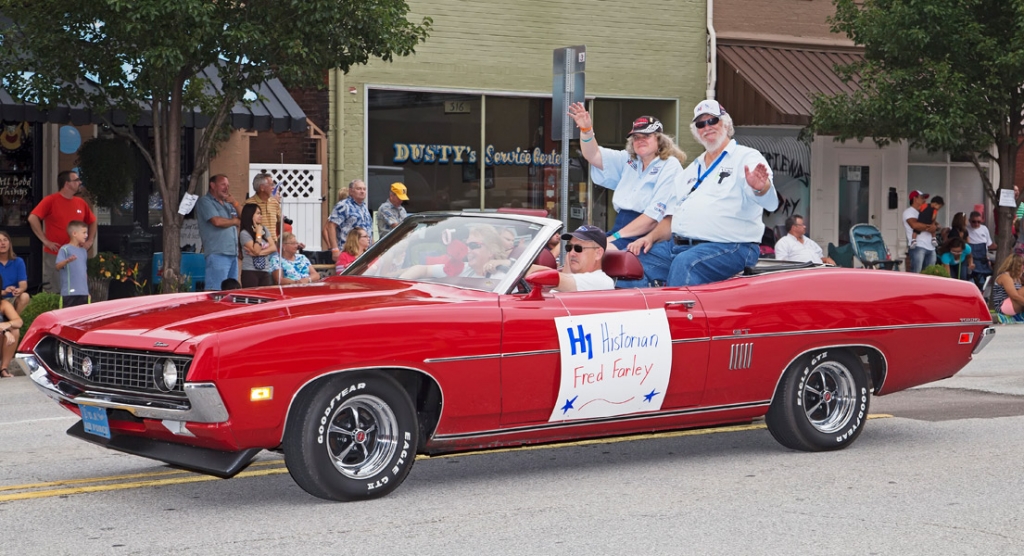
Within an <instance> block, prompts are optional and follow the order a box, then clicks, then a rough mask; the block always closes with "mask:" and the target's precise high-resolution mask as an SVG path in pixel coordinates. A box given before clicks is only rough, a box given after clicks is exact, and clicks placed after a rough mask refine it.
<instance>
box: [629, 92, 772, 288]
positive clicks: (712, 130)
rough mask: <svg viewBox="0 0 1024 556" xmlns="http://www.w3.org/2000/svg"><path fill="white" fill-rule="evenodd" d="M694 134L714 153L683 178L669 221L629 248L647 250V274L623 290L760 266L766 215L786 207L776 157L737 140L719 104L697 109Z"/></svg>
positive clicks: (703, 280) (690, 282)
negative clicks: (775, 173)
mask: <svg viewBox="0 0 1024 556" xmlns="http://www.w3.org/2000/svg"><path fill="white" fill-rule="evenodd" d="M690 131H691V132H692V133H693V136H694V138H695V139H697V141H700V143H701V144H702V145H704V148H705V149H707V150H706V151H705V152H704V153H703V154H701V155H700V156H699V157H697V159H696V160H694V161H693V163H692V164H690V166H688V167H687V168H686V169H685V170H683V171H682V172H681V173H680V174H679V175H678V176H677V178H676V183H675V187H674V192H675V198H674V199H673V200H672V202H671V203H670V205H669V209H668V211H667V212H666V215H665V218H664V219H663V220H662V221H661V223H659V224H658V226H657V227H656V228H655V229H654V231H652V232H651V233H649V234H647V235H646V236H644V237H642V238H640V239H638V240H636V241H635V242H633V243H631V244H630V245H629V247H628V249H629V250H630V251H632V252H633V253H634V254H636V255H639V257H640V262H641V263H642V264H643V266H644V279H642V280H637V281H629V282H627V281H624V280H620V281H619V287H624V286H625V287H631V286H632V287H643V286H645V285H647V284H650V283H653V284H659V283H663V284H666V285H669V286H696V285H699V284H707V283H710V282H717V281H719V280H725V279H726V278H729V277H731V276H734V275H736V274H738V273H740V272H742V271H743V269H744V267H748V266H754V265H756V264H757V258H758V255H759V254H760V247H759V243H760V241H761V237H762V235H763V234H764V222H763V221H762V220H761V215H762V213H763V211H769V212H771V211H774V210H776V209H777V208H778V207H779V199H778V195H777V194H776V193H775V189H774V186H773V185H772V171H771V168H769V166H768V161H767V160H765V158H764V156H762V155H761V153H759V152H757V151H756V150H754V149H751V148H749V147H744V146H742V145H739V144H737V143H736V141H735V140H734V139H732V136H733V134H734V133H735V130H734V128H733V124H732V118H731V117H730V116H729V114H727V113H726V112H725V109H724V108H722V106H721V105H720V104H718V102H717V101H714V100H705V101H702V102H701V103H700V104H698V105H697V106H696V108H694V109H693V123H692V124H691V125H690Z"/></svg>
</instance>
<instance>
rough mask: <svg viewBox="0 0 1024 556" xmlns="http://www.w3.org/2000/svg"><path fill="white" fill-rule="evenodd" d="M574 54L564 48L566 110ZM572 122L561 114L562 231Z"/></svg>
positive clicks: (562, 255) (566, 214)
mask: <svg viewBox="0 0 1024 556" xmlns="http://www.w3.org/2000/svg"><path fill="white" fill-rule="evenodd" d="M575 55H576V51H575V50H573V49H571V48H566V49H565V89H564V91H563V93H562V106H563V107H564V109H565V110H566V111H568V108H569V103H570V102H572V86H573V78H572V59H573V56H575ZM572 124H573V120H572V118H570V117H568V116H562V164H561V166H562V194H561V196H560V197H559V198H558V205H559V207H560V209H561V216H562V232H563V233H564V232H568V231H569V141H570V140H571V139H572ZM559 262H560V263H564V262H565V249H562V250H561V251H560V253H559Z"/></svg>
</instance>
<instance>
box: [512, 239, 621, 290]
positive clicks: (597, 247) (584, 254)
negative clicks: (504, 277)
mask: <svg viewBox="0 0 1024 556" xmlns="http://www.w3.org/2000/svg"><path fill="white" fill-rule="evenodd" d="M605 235H606V234H605V231H604V230H602V229H601V228H598V227H597V226H580V227H579V228H576V231H574V232H572V233H568V234H562V239H564V240H565V241H567V242H568V243H566V244H565V261H566V266H567V267H568V268H562V270H561V272H559V273H558V282H557V284H556V283H555V282H554V281H552V282H551V283H550V284H546V285H551V286H555V289H556V290H558V291H560V292H577V291H580V292H582V291H596V290H611V289H614V288H615V280H613V279H612V277H611V276H608V275H607V274H605V273H604V271H603V270H601V259H602V258H604V251H605V249H606V248H607V247H608V245H607V240H606V239H605ZM546 270H551V269H550V268H548V267H546V266H541V265H533V266H532V267H530V272H529V274H533V273H535V272H541V271H546Z"/></svg>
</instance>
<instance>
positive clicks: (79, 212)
mask: <svg viewBox="0 0 1024 556" xmlns="http://www.w3.org/2000/svg"><path fill="white" fill-rule="evenodd" d="M57 185H58V186H59V187H60V191H58V192H56V193H54V194H52V195H47V196H46V197H43V200H42V201H40V202H39V204H38V205H36V207H35V208H33V209H32V213H31V214H29V215H28V223H29V225H30V226H31V227H32V233H34V234H35V235H36V237H37V238H39V241H41V242H43V281H44V282H46V283H47V284H46V288H45V289H46V291H48V292H53V293H60V279H59V278H58V275H57V268H56V264H57V250H58V249H60V246H61V245H64V244H66V243H68V241H69V237H68V224H70V223H71V222H72V221H73V220H81V221H82V222H85V223H86V225H88V226H89V235H88V237H87V238H86V240H85V245H84V246H83V247H85V250H86V251H88V250H89V249H91V248H92V243H93V242H94V241H96V215H95V214H93V212H92V209H90V208H89V203H86V202H85V199H82V198H81V197H78V196H76V194H77V193H78V190H79V189H81V187H82V180H80V179H79V178H78V174H77V173H75V172H71V171H64V172H61V173H59V174H57ZM44 224H45V226H46V231H45V233H44V232H43V225H44Z"/></svg>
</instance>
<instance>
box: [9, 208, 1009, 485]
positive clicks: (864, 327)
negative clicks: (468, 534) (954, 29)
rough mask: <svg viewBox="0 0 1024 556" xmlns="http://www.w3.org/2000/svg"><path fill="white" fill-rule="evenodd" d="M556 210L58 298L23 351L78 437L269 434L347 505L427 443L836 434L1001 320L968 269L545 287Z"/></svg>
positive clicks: (189, 442) (210, 449)
mask: <svg viewBox="0 0 1024 556" xmlns="http://www.w3.org/2000/svg"><path fill="white" fill-rule="evenodd" d="M560 228H561V223H560V222H558V221H555V220H550V219H547V218H537V217H529V216H522V215H513V214H495V213H436V214H422V215H416V216H412V217H410V218H408V219H407V220H406V221H405V222H403V224H402V225H401V226H399V227H398V228H397V229H395V230H394V231H393V232H391V233H390V234H388V235H387V236H386V237H385V238H383V239H382V240H381V241H380V242H378V243H377V244H375V245H374V246H373V247H372V248H371V249H370V250H368V251H367V252H366V253H365V254H364V255H363V256H362V257H360V258H359V259H358V260H357V261H356V262H355V263H353V265H352V266H351V267H349V268H348V269H347V270H346V271H345V273H344V274H343V275H341V276H335V277H331V278H328V279H326V280H324V281H323V282H321V283H315V284H308V285H307V284H303V285H292V286H286V287H264V288H258V289H247V290H233V291H223V292H206V293H188V294H173V295H160V296H151V297H144V298H135V299H128V300H118V301H108V302H103V303H97V304H94V305H89V306H85V307H75V308H69V309H63V310H59V311H54V312H51V313H47V314H44V315H41V316H40V317H38V318H37V319H36V321H35V322H34V324H33V325H32V328H31V330H30V331H29V332H28V333H27V334H26V336H25V339H24V341H23V342H22V345H21V350H22V351H21V353H19V355H18V357H19V358H21V360H22V362H24V363H25V364H26V366H27V367H28V368H29V369H30V370H31V378H32V380H33V381H34V382H35V384H36V385H37V386H38V388H39V389H40V390H41V391H42V392H44V393H45V394H47V395H48V396H50V397H51V398H53V399H54V400H56V401H57V402H58V403H60V404H61V405H63V406H64V407H66V408H67V409H69V410H70V411H73V412H75V413H76V414H78V415H80V416H81V417H82V420H81V421H79V422H78V423H76V424H75V425H74V426H73V427H72V428H71V429H69V431H68V433H69V434H70V435H72V436H74V437H77V438H80V439H83V440H87V441H90V442H93V443H96V444H99V445H101V446H105V447H107V448H111V449H114V450H120V451H123V452H127V453H131V454H137V455H140V456H145V457H148V458H153V459H156V460H160V461H163V462H166V463H168V464H170V465H173V466H176V467H181V468H186V469H191V470H195V471H199V472H204V473H209V474H213V475H217V476H221V477H231V476H232V475H234V474H236V473H238V472H239V471H240V470H242V469H244V468H245V467H246V465H248V464H249V462H250V461H251V460H252V458H253V457H255V455H256V454H257V453H258V452H259V451H260V450H279V451H281V452H283V454H284V458H285V462H286V464H287V467H288V470H289V472H290V474H291V476H292V477H293V478H294V480H295V481H296V482H297V483H298V484H299V486H301V487H302V488H303V489H305V490H306V491H307V492H309V493H310V494H312V495H314V496H318V497H321V498H325V499H330V500H361V499H368V498H375V497H378V496H382V495H384V494H387V493H389V492H391V491H392V490H394V489H395V488H397V487H398V485H399V484H401V483H402V481H403V479H405V477H406V476H407V475H408V473H409V470H410V469H411V467H412V465H413V462H414V461H415V458H416V455H417V454H423V453H425V454H438V453H446V452H458V451H464V450H472V449H480V448H492V447H498V446H514V445H521V444H535V443H544V442H555V441H562V440H567V439H579V438H593V437H601V436H612V435H625V434H633V433H641V432H650V431H659V430H669V429H683V428H688V427H706V426H709V425H720V424H729V423H740V422H749V421H751V420H754V419H758V418H762V417H763V418H764V419H765V422H766V423H767V426H768V429H769V431H770V432H771V434H772V435H773V436H774V437H775V438H776V439H777V440H778V441H779V442H780V443H781V444H782V445H783V446H786V447H788V448H792V449H796V450H808V451H824V450H835V449H839V448H845V447H846V446H848V445H850V444H851V443H852V442H853V441H854V440H855V439H856V438H857V436H858V435H860V433H861V432H862V431H863V429H864V426H865V423H866V416H867V413H868V407H869V404H870V401H871V396H872V395H884V394H888V393H892V392H897V391H900V390H903V389H906V388H910V387H912V386H917V385H919V384H924V383H926V382H930V381H935V380H939V379H942V378H946V377H949V376H952V375H953V374H954V373H956V372H957V371H959V370H960V369H961V368H963V366H964V365H966V364H967V363H968V361H970V360H971V356H972V354H973V353H977V352H978V351H979V350H980V349H982V348H983V347H984V346H985V344H986V343H987V342H988V341H989V340H990V339H991V338H992V334H993V333H994V329H993V328H992V327H991V326H990V324H991V320H990V315H989V312H988V309H987V308H986V306H985V302H984V301H983V299H982V297H981V296H980V295H979V293H978V291H977V288H975V287H974V286H973V284H971V283H969V282H963V281H958V280H949V279H941V278H936V277H932V276H921V275H913V274H906V273H901V272H885V271H872V270H863V269H858V270H854V269H843V268H832V267H800V266H801V265H793V264H784V263H776V264H774V265H770V264H769V263H768V262H767V261H765V262H764V265H759V267H758V268H754V269H748V270H747V272H744V273H743V275H740V276H736V277H733V278H731V279H729V280H725V281H723V282H719V283H714V284H708V285H704V286H699V287H690V288H678V287H664V288H636V289H618V290H609V291H594V292H561V293H559V292H551V291H545V290H544V289H543V288H542V287H540V286H539V282H540V281H539V280H536V279H534V278H525V277H524V276H525V275H526V272H527V269H528V268H529V267H530V265H531V264H533V263H534V262H535V261H539V260H541V259H543V258H544V256H545V254H546V251H544V250H545V246H546V244H547V242H548V240H549V239H550V238H551V237H552V236H553V234H555V233H557V232H558V231H559V230H560ZM547 258H549V259H550V255H549V254H547ZM637 266H638V265H637V261H636V259H635V258H634V257H632V255H629V254H625V253H621V252H619V253H608V254H607V255H606V257H605V268H606V270H607V272H608V273H609V274H611V275H613V276H619V277H629V276H633V277H635V276H636V272H637ZM541 274H544V272H541ZM531 282H533V283H532V284H531ZM924 347H927V350H928V355H929V357H928V362H927V363H922V361H923V360H922V356H921V349H923V348H924Z"/></svg>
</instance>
